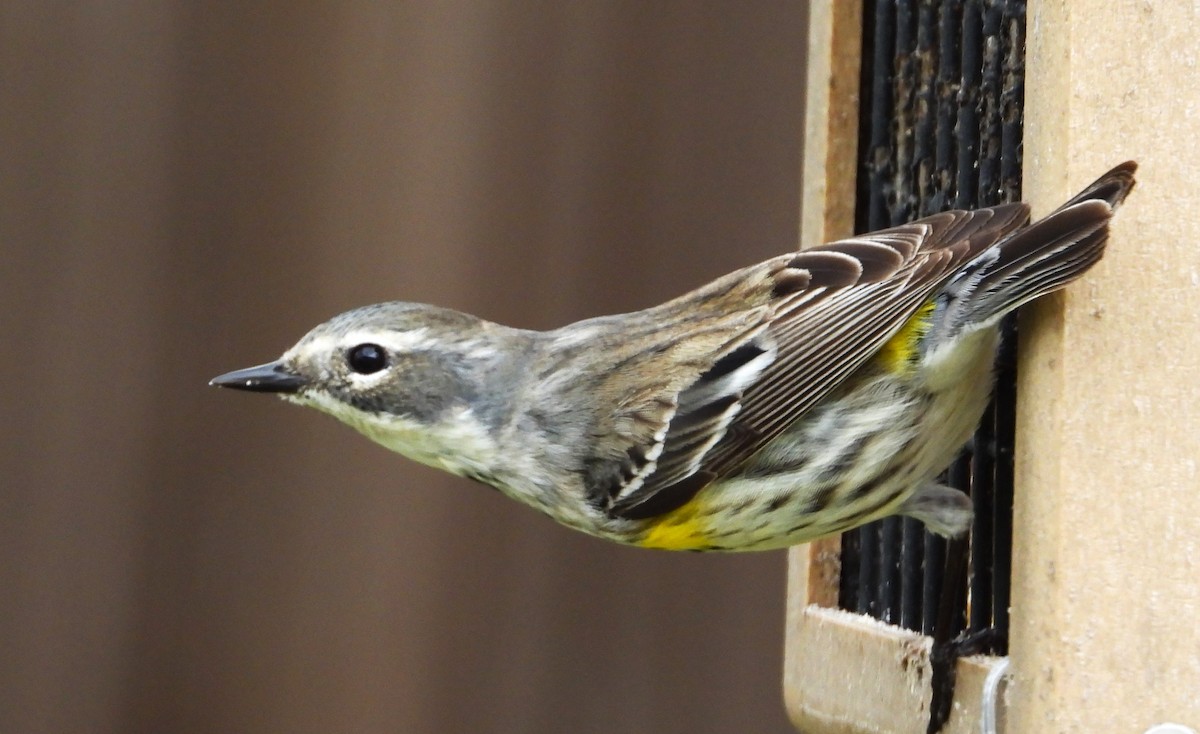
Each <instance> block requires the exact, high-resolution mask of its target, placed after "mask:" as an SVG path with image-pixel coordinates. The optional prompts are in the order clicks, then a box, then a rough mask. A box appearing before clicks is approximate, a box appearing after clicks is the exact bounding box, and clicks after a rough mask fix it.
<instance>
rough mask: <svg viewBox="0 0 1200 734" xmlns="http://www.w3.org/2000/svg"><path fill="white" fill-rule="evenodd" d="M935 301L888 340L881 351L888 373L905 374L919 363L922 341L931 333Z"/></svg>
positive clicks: (906, 322) (880, 354)
mask: <svg viewBox="0 0 1200 734" xmlns="http://www.w3.org/2000/svg"><path fill="white" fill-rule="evenodd" d="M933 305H934V304H933V301H927V302H926V303H925V305H923V306H921V307H920V308H918V309H917V312H916V313H914V314H913V315H912V317H911V318H909V320H908V321H905V322H904V326H901V327H900V331H897V332H896V334H895V335H894V336H893V337H892V338H891V339H888V340H887V343H885V344H884V345H883V348H882V349H880V350H879V361H880V363H881V364H882V365H883V368H884V369H886V370H887V371H888V372H905V371H907V370H908V369H909V368H911V367H912V365H913V364H914V363H915V362H916V361H917V350H918V346H919V345H920V343H921V339H922V338H923V337H924V336H925V334H926V332H928V331H929V317H930V315H932V314H933Z"/></svg>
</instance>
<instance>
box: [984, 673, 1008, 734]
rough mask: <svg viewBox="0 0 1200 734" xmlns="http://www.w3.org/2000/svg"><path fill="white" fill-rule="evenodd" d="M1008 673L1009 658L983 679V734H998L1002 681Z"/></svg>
mask: <svg viewBox="0 0 1200 734" xmlns="http://www.w3.org/2000/svg"><path fill="white" fill-rule="evenodd" d="M1006 673H1008V658H1001V659H1000V661H999V662H997V663H996V664H995V665H993V666H992V669H991V670H989V671H988V674H987V677H986V678H984V679H983V695H982V696H980V701H979V707H980V709H982V710H981V711H980V716H979V731H980V732H982V734H997V731H996V711H997V709H998V708H999V706H1000V701H999V698H1000V696H999V691H1000V681H1001V680H1002V679H1003V678H1004V675H1005V674H1006Z"/></svg>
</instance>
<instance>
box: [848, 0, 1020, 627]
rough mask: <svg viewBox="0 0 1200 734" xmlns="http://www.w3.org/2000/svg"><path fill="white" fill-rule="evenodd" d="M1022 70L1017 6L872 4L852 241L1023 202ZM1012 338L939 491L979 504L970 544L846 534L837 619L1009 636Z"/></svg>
mask: <svg viewBox="0 0 1200 734" xmlns="http://www.w3.org/2000/svg"><path fill="white" fill-rule="evenodd" d="M1024 59H1025V3H1024V2H1011V1H1005V0H995V1H993V2H985V1H977V2H947V1H944V0H936V1H935V0H927V1H925V2H915V1H909V2H896V1H895V0H867V2H866V6H865V11H864V44H863V75H862V113H861V122H860V124H861V131H860V135H861V139H860V145H859V158H860V161H859V175H858V184H859V186H858V203H857V221H856V226H857V229H858V231H860V232H865V231H870V230H875V229H880V228H884V227H888V226H892V225H896V224H901V223H903V222H907V221H910V220H912V219H916V218H918V217H922V216H925V215H927V214H932V213H935V212H938V211H943V210H945V209H954V208H974V207H978V206H987V205H990V204H998V203H1002V202H1007V201H1016V200H1018V199H1020V184H1021V130H1022V128H1021V121H1022V105H1023V101H1024ZM1014 329H1015V326H1014V325H1013V324H1012V323H1010V324H1008V325H1006V327H1005V332H1006V333H1005V338H1004V346H1003V347H1002V351H1001V355H1000V360H999V365H998V379H997V388H996V397H995V401H994V403H993V405H992V407H990V408H989V409H988V412H987V415H986V416H985V417H984V420H983V424H982V426H981V428H980V429H979V432H978V433H976V434H975V438H974V440H973V441H972V442H971V445H970V446H968V447H967V449H965V450H964V452H963V455H962V456H961V457H960V458H959V460H957V461H956V462H955V463H954V465H953V466H952V467H951V468H950V469H949V471H948V477H947V480H946V481H947V483H948V484H950V485H952V486H955V487H958V488H961V489H965V490H968V491H969V492H970V493H971V496H972V498H973V500H974V503H975V510H976V519H975V525H974V527H973V528H972V532H971V535H970V539H969V540H964V541H954V542H952V543H950V544H947V543H946V542H945V541H943V540H942V539H941V538H938V537H935V536H933V535H931V534H929V533H927V532H925V530H924V528H923V526H922V525H921V524H920V523H919V522H917V521H915V520H910V519H900V518H889V519H887V520H883V521H881V522H877V523H872V524H871V525H868V526H865V527H863V528H861V529H859V530H857V531H853V532H850V533H846V534H845V535H844V536H843V540H842V577H841V588H840V603H841V606H842V607H844V608H846V609H850V610H853V611H857V612H861V613H865V614H870V615H871V616H874V617H877V618H879V619H882V620H884V621H887V622H890V623H892V624H898V625H901V626H903V627H907V628H909V629H913V630H918V631H920V632H923V633H925V634H935V631H936V633H937V635H936V636H937V637H938V638H942V639H946V638H947V636H949V637H953V636H955V635H957V634H958V633H959V632H961V631H962V630H963V629H964V628H966V629H969V630H980V629H984V628H988V627H997V628H999V629H1000V631H1001V632H1002V633H1005V632H1006V631H1007V627H1008V603H1009V576H1010V574H1009V566H1010V558H1011V552H1010V551H1011V540H1012V445H1013V410H1014V383H1015V362H1014V359H1013V356H1014V355H1013V348H1014V345H1015V334H1014V333H1013V331H1014ZM947 545H949V546H950V548H949V549H948V548H947ZM948 561H949V562H948ZM939 616H940V617H941V623H940V624H939Z"/></svg>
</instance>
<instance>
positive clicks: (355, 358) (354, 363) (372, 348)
mask: <svg viewBox="0 0 1200 734" xmlns="http://www.w3.org/2000/svg"><path fill="white" fill-rule="evenodd" d="M346 363H347V364H349V365H350V369H352V370H354V371H355V372H357V373H358V374H360V375H370V374H374V373H375V372H378V371H379V370H381V369H383V368H384V367H387V366H388V356H387V351H385V350H384V348H383V347H381V346H379V345H378V344H359V345H358V346H354V347H350V351H348V352H346Z"/></svg>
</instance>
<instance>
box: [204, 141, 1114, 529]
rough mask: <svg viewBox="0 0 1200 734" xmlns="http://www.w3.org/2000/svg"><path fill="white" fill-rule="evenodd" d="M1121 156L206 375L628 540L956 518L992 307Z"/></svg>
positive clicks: (1087, 255) (1105, 195)
mask: <svg viewBox="0 0 1200 734" xmlns="http://www.w3.org/2000/svg"><path fill="white" fill-rule="evenodd" d="M1136 168H1137V166H1136V164H1135V163H1133V162H1129V163H1124V164H1122V165H1120V166H1117V167H1116V168H1114V169H1113V170H1111V171H1109V172H1108V173H1106V174H1104V176H1102V177H1101V178H1100V179H1099V180H1097V181H1096V182H1095V183H1093V184H1092V185H1091V186H1089V187H1087V188H1086V189H1085V190H1084V191H1083V192H1082V193H1080V194H1079V195H1078V196H1076V197H1075V198H1073V199H1071V201H1069V202H1067V203H1066V204H1064V205H1063V206H1062V207H1060V208H1059V209H1058V210H1057V211H1055V212H1054V213H1052V214H1050V215H1049V216H1047V217H1046V218H1045V219H1042V220H1041V221H1039V222H1037V223H1035V224H1032V225H1028V219H1029V207H1028V206H1026V205H1025V204H1005V205H1002V206H997V207H992V208H988V209H979V210H976V211H952V212H945V213H942V214H935V215H933V216H931V217H926V218H925V219H921V220H919V221H916V222H913V223H911V224H905V225H902V226H899V227H893V228H891V229H886V230H882V231H879V232H874V233H871V234H865V235H860V236H857V237H853V238H850V239H846V240H841V241H838V242H833V243H830V244H827V245H824V246H821V247H814V248H812V249H809V250H804V251H801V252H798V253H790V254H787V255H780V256H778V257H774V258H771V259H770V260H767V261H766V262H763V263H760V264H758V265H752V266H750V267H748V268H744V269H742V270H738V271H737V272H734V273H731V274H729V275H726V276H725V277H723V278H719V279H717V280H715V281H713V282H712V283H709V284H708V285H706V286H704V287H702V288H699V289H698V290H695V291H692V292H691V293H688V294H687V295H684V296H681V297H679V298H676V299H675V300H673V301H668V302H667V303H664V304H662V305H660V306H655V307H653V308H649V309H646V310H644V311H638V312H636V313H629V314H622V315H619V316H604V317H600V318H595V319H589V320H586V321H580V322H578V323H574V324H571V325H569V326H564V327H563V328H561V329H556V330H554V331H547V332H536V331H523V330H519V329H512V328H509V327H506V326H500V325H498V324H494V323H489V322H487V321H483V320H481V319H478V318H476V317H474V316H470V315H467V314H463V313H458V312H456V311H449V310H446V309H442V308H437V307H434V306H426V305H421V304H413V303H382V304H377V305H374V306H366V307H364V308H359V309H356V310H353V311H349V312H347V313H344V314H341V315H340V316H337V317H335V318H333V319H332V320H330V321H328V322H326V323H324V324H321V325H320V326H318V327H316V328H315V329H313V330H312V331H311V332H309V333H308V334H307V335H306V336H305V337H304V338H303V339H301V340H300V342H299V343H297V344H296V345H295V346H294V347H292V348H291V349H289V350H288V351H287V352H286V353H285V354H284V355H283V356H282V357H280V358H279V360H277V361H275V362H270V363H268V364H264V365H261V366H258V367H251V368H249V369H245V370H239V371H237V372H231V373H229V374H226V375H222V376H220V377H218V378H216V379H214V380H213V381H212V384H214V385H219V386H222V387H232V388H237V389H241V390H252V391H257V392H273V393H278V394H279V395H281V396H282V397H283V398H284V399H286V400H289V401H291V402H295V403H300V404H302V405H309V406H312V407H314V408H317V409H318V410H321V411H324V412H326V413H329V414H330V415H333V416H334V417H336V418H337V419H339V420H341V421H343V422H344V423H347V424H349V425H350V426H352V427H354V428H356V429H358V430H359V431H361V432H362V433H363V434H365V435H366V436H367V437H369V438H370V439H372V440H374V441H377V442H379V443H381V444H383V445H384V446H386V447H387V448H389V449H392V450H393V451H397V452H399V453H401V454H404V455H405V456H408V457H409V458H411V459H414V460H416V461H419V462H421V463H424V464H428V465H430V466H435V467H438V468H441V469H444V470H446V471H448V472H451V473H453V474H457V475H460V476H464V477H468V478H471V479H475V480H478V481H480V482H484V483H486V484H490V485H492V486H494V487H496V488H498V489H500V490H501V491H502V492H504V493H505V494H507V495H508V496H510V497H513V498H514V499H517V500H520V501H521V502H524V503H526V504H528V505H531V506H533V507H535V508H537V509H538V510H541V511H542V512H544V513H546V514H547V515H549V516H551V517H553V518H554V519H556V520H558V521H559V522H562V523H564V524H566V525H569V526H571V527H573V528H578V529H579V530H582V531H584V532H587V533H591V534H593V535H597V536H600V537H604V538H609V539H612V540H616V541H620V542H623V543H631V544H635V545H641V546H646V547H651V548H669V549H688V550H758V549H767V548H779V547H782V546H787V545H793V544H796V543H802V542H806V541H810V540H813V539H815V538H819V537H821V536H824V535H830V534H833V533H839V532H842V531H844V530H848V529H850V528H853V527H855V526H858V525H862V524H863V523H866V522H869V521H871V520H875V519H878V518H881V517H884V516H886V515H892V514H901V515H908V516H911V517H915V518H918V519H920V520H922V521H923V522H924V523H925V524H926V525H927V526H928V527H929V528H930V529H931V530H932V531H934V532H936V533H940V534H943V535H958V534H961V533H962V532H964V531H965V530H966V529H967V528H968V527H969V524H970V519H971V503H970V500H969V498H968V497H967V496H966V495H964V494H963V493H962V492H959V491H958V490H955V489H951V488H949V487H945V486H942V485H939V484H937V483H936V482H935V479H934V478H935V477H936V476H937V475H938V474H939V472H941V471H942V470H943V469H944V468H945V467H946V465H947V464H949V463H950V461H951V460H952V459H953V458H954V456H955V454H956V452H957V451H958V450H959V448H960V447H961V446H962V445H963V444H964V443H965V442H966V441H967V439H968V437H969V436H970V435H971V433H972V432H973V431H974V430H975V427H976V424H977V423H978V421H979V418H980V416H981V415H982V413H983V411H984V408H985V406H986V404H987V401H988V397H989V394H990V392H991V387H992V362H993V359H994V355H995V350H996V346H997V343H998V341H999V336H998V330H997V322H998V321H999V320H1000V318H1001V317H1002V316H1003V315H1004V314H1006V313H1008V312H1009V311H1011V310H1013V309H1014V308H1016V307H1017V306H1020V305H1021V304H1023V303H1026V302H1028V301H1030V300H1033V299H1035V298H1037V297H1039V296H1041V295H1044V294H1046V293H1049V292H1051V291H1054V290H1056V289H1058V288H1061V287H1063V286H1065V285H1066V284H1067V283H1069V282H1071V281H1072V280H1074V279H1075V278H1077V277H1079V276H1080V275H1082V274H1083V273H1084V272H1085V271H1087V269H1088V268H1090V267H1091V266H1092V265H1093V264H1095V263H1096V262H1097V261H1098V260H1099V259H1100V257H1101V255H1102V254H1103V252H1104V246H1105V241H1106V239H1107V237H1108V222H1109V219H1110V218H1111V217H1112V214H1113V211H1114V210H1115V209H1116V208H1117V207H1118V206H1119V205H1120V204H1121V202H1122V201H1123V200H1124V198H1125V196H1126V194H1128V193H1129V191H1130V189H1131V188H1132V187H1133V185H1134V179H1133V174H1134V171H1135V170H1136Z"/></svg>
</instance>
